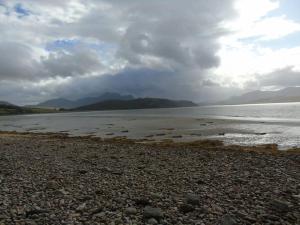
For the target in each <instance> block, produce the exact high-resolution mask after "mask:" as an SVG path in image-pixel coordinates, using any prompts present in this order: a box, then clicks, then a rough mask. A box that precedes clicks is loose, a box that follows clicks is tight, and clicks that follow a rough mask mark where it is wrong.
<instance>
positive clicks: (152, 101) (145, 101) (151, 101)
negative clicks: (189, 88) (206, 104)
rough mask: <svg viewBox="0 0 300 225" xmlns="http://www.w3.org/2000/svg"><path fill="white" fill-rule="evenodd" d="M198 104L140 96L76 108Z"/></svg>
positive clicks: (140, 107) (184, 105)
mask: <svg viewBox="0 0 300 225" xmlns="http://www.w3.org/2000/svg"><path fill="white" fill-rule="evenodd" d="M192 106H197V104H195V103H193V102H191V101H184V100H180V101H175V100H169V99H161V98H138V99H133V100H108V101H103V102H98V103H95V104H91V105H86V106H82V107H78V108H76V109H74V110H78V111H83V110H118V109H148V108H175V107H192Z"/></svg>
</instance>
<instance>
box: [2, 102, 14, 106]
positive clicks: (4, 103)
mask: <svg viewBox="0 0 300 225" xmlns="http://www.w3.org/2000/svg"><path fill="white" fill-rule="evenodd" d="M0 105H2V106H3V105H13V104H11V103H9V102H6V101H0Z"/></svg>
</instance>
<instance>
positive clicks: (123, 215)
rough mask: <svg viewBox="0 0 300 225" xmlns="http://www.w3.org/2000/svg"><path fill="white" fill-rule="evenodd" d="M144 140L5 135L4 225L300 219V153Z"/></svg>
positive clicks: (1, 173) (0, 175)
mask: <svg viewBox="0 0 300 225" xmlns="http://www.w3.org/2000/svg"><path fill="white" fill-rule="evenodd" d="M124 133H126V132H124ZM144 141H145V140H135V141H134V140H128V139H125V138H111V139H105V140H104V139H101V138H93V137H74V138H72V137H68V136H67V135H64V134H30V133H24V134H18V133H16V132H11V133H8V132H1V133H0V168H1V169H0V200H1V203H0V224H1V225H4V224H5V225H10V224H20V225H21V224H25V225H26V224H31V225H35V224H52V225H53V224H166V225H167V224H170V225H171V224H189V225H190V224H198V225H200V224H201V225H202V224H222V225H227V224H286V225H288V224H293V225H296V224H299V223H300V211H299V206H300V154H299V151H296V150H294V151H285V152H282V151H278V150H277V149H276V146H275V145H264V146H258V147H241V146H224V145H223V144H222V142H220V141H211V140H201V141H196V142H190V143H182V142H181V143H180V142H179V143H178V142H177V143H176V142H173V141H170V140H164V141H162V142H160V143H157V142H156V143H151V142H149V141H146V142H144Z"/></svg>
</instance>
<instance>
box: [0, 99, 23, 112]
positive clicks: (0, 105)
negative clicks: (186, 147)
mask: <svg viewBox="0 0 300 225" xmlns="http://www.w3.org/2000/svg"><path fill="white" fill-rule="evenodd" d="M20 113H23V109H22V107H19V106H15V105H13V104H10V103H8V102H4V101H0V115H8V114H20Z"/></svg>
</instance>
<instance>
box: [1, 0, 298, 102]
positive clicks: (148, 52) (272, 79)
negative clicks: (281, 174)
mask: <svg viewBox="0 0 300 225" xmlns="http://www.w3.org/2000/svg"><path fill="white" fill-rule="evenodd" d="M299 8H300V1H298V0H210V1H207V0H184V1H182V0H164V1H161V0H152V1H146V0H23V1H21V0H0V100H2V101H3V100H5V101H9V102H12V103H15V104H20V105H26V104H35V103H38V102H41V101H44V100H48V99H52V98H61V97H63V98H69V99H77V98H82V97H87V96H97V95H100V94H102V93H104V92H118V93H121V94H132V95H134V96H136V97H162V98H172V99H188V100H193V101H195V102H208V101H219V100H223V99H226V98H229V97H230V96H234V95H239V94H242V93H245V92H249V91H253V90H278V89H282V88H285V87H289V86H300V60H299V58H300V14H299V13H298V9H299Z"/></svg>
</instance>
